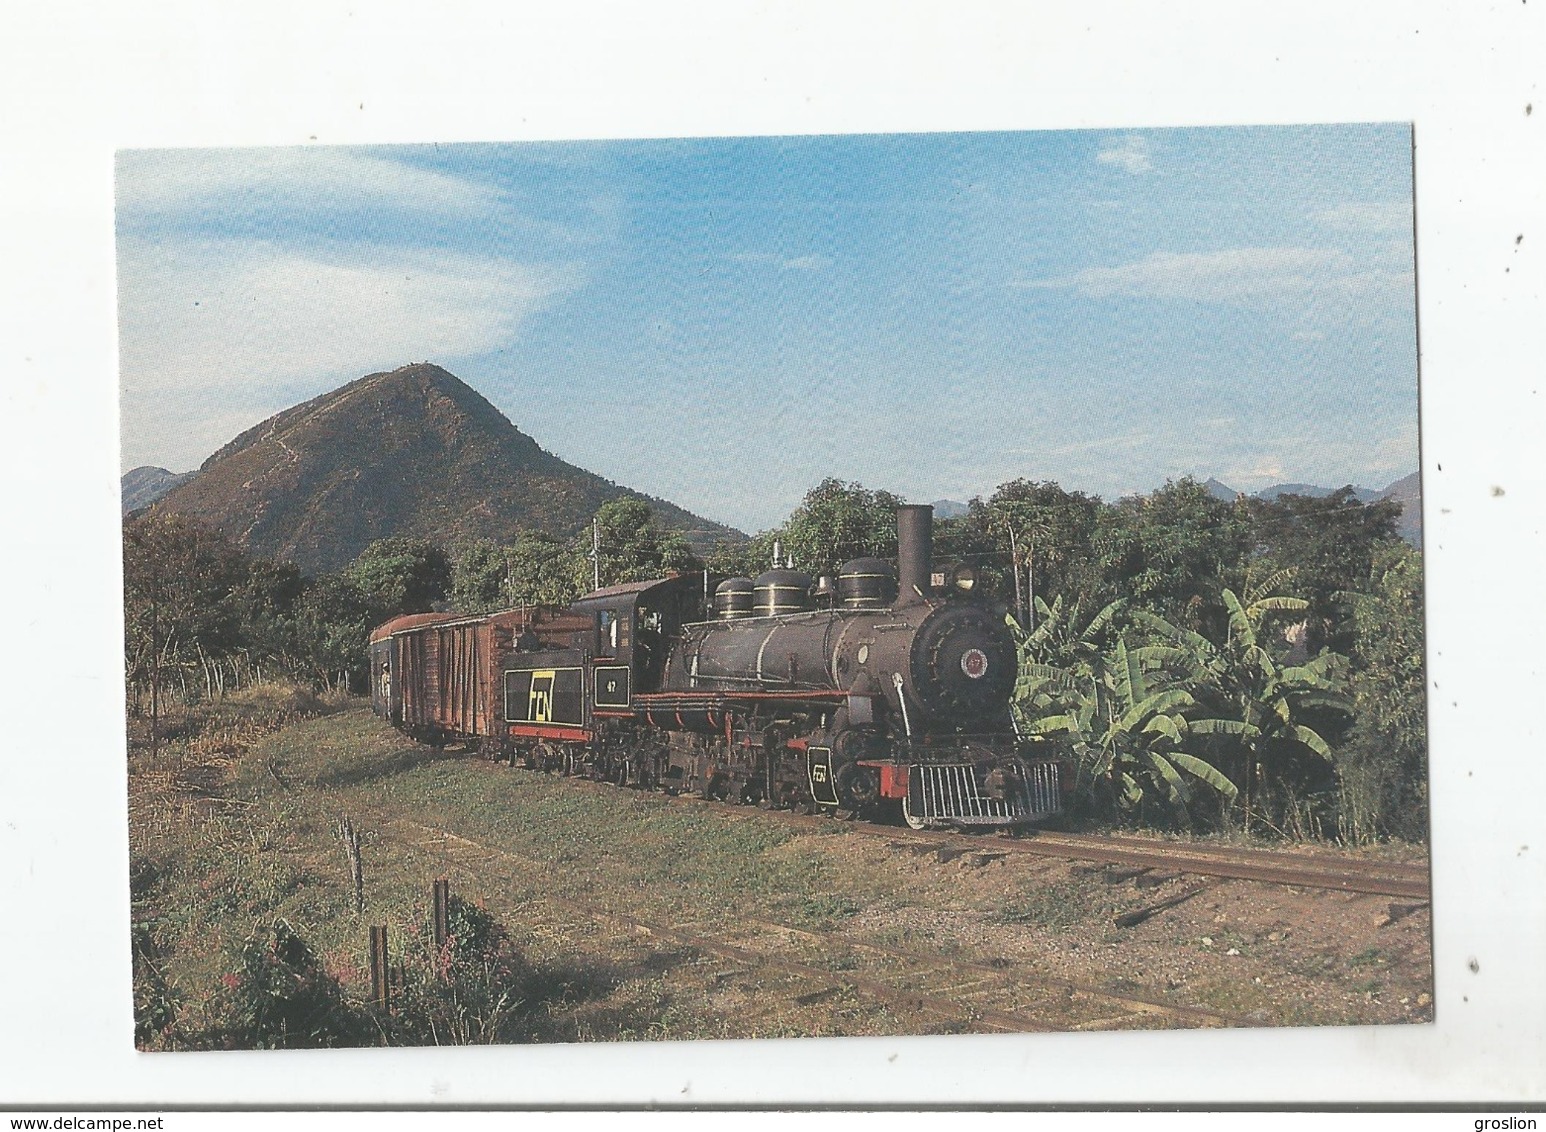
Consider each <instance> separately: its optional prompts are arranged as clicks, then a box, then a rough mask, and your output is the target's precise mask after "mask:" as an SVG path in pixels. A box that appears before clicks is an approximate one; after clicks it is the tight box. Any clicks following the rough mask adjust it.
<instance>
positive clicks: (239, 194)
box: [118, 147, 502, 217]
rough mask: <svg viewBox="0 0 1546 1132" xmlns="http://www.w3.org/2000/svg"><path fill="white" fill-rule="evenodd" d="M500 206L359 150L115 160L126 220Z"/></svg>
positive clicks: (488, 195) (143, 155) (465, 185)
mask: <svg viewBox="0 0 1546 1132" xmlns="http://www.w3.org/2000/svg"><path fill="white" fill-rule="evenodd" d="M501 199H502V194H501V193H500V192H499V191H498V190H497V189H495V188H493V187H492V186H489V185H485V184H482V183H480V182H477V181H473V180H468V179H467V178H463V177H454V176H451V175H449V174H446V173H439V172H435V171H433V170H429V169H421V168H418V167H416V166H413V165H407V164H404V163H402V162H399V161H393V160H390V159H388V158H384V157H375V156H372V155H370V154H367V153H362V152H360V151H358V150H348V149H327V148H305V147H292V148H284V149H250V150H231V149H196V150H131V151H127V152H124V153H122V154H120V155H119V159H118V203H119V207H120V208H121V209H122V210H123V212H124V213H125V214H127V215H128V216H130V217H141V216H159V215H167V214H174V215H175V214H182V213H185V212H187V211H188V210H190V209H197V208H199V207H201V206H203V207H209V206H219V207H221V208H233V209H235V210H237V211H240V212H242V213H253V212H273V211H280V210H290V209H294V208H297V207H304V206H306V205H312V204H316V203H318V202H328V203H340V202H347V203H348V204H349V205H350V206H351V207H358V208H362V209H369V208H372V207H383V206H385V207H391V208H395V209H408V210H416V211H428V212H434V213H440V214H453V215H462V214H483V213H485V212H487V211H489V210H491V209H494V208H496V207H498V206H499V204H500V202H501Z"/></svg>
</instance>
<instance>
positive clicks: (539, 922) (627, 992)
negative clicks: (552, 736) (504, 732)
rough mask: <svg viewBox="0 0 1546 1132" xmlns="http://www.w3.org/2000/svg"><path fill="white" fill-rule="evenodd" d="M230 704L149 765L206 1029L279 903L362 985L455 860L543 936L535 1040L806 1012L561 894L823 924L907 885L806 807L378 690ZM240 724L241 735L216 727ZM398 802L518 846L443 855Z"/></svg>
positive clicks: (168, 918)
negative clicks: (509, 762) (582, 753)
mask: <svg viewBox="0 0 1546 1132" xmlns="http://www.w3.org/2000/svg"><path fill="white" fill-rule="evenodd" d="M233 699H234V698H233ZM221 706H222V705H216V706H215V707H214V708H211V709H207V710H201V713H200V715H199V716H198V720H197V724H196V725H190V726H189V727H188V728H187V729H186V731H185V732H184V735H183V737H182V738H181V739H179V740H177V741H176V742H175V743H173V744H171V745H170V746H169V747H167V748H165V749H164V751H163V753H162V755H161V757H159V758H158V759H156V760H154V761H152V760H150V759H149V757H148V755H142V754H140V753H139V752H138V751H136V752H135V754H133V755H132V756H131V766H130V771H131V784H130V790H131V795H133V796H134V797H135V798H136V799H137V804H136V805H134V806H131V825H132V836H131V840H132V845H133V852H132V862H133V863H132V868H131V878H130V880H131V893H132V897H133V909H134V920H135V924H136V930H137V932H138V933H140V936H141V937H142V938H143V941H144V946H143V948H142V950H143V951H144V952H145V954H146V955H147V956H151V957H153V962H154V965H155V970H156V972H157V978H159V980H160V981H159V982H158V986H160V988H161V992H162V997H163V998H164V999H165V1000H167V1001H170V1002H173V1003H174V1004H175V1005H176V1008H177V1009H178V1011H179V1012H180V1015H181V1017H182V1019H183V1020H184V1022H185V1023H186V1028H187V1029H188V1030H189V1031H194V1030H197V1029H198V1025H199V1024H200V1023H201V1022H208V1023H210V1024H213V1022H212V1020H213V1019H215V1017H216V1016H217V1014H218V1013H219V1011H220V1009H221V1008H222V1002H223V998H222V996H223V993H224V992H223V991H222V987H223V986H225V985H227V984H229V982H230V981H231V980H232V979H233V978H234V977H235V976H234V973H235V972H236V971H237V970H238V969H239V967H240V963H239V957H240V955H241V953H242V949H243V948H244V946H246V945H248V944H250V943H251V942H252V941H254V940H261V939H263V938H266V935H267V933H270V932H271V931H272V930H273V925H274V924H275V923H276V922H279V921H283V922H284V923H285V924H287V925H289V926H290V927H291V928H293V930H294V931H295V933H297V934H298V935H299V936H300V937H302V938H303V939H304V940H305V941H306V942H307V944H308V945H309V946H310V947H311V948H312V949H313V950H314V951H315V953H316V955H317V956H318V957H319V961H320V963H321V965H322V967H323V968H325V969H326V971H327V972H328V973H329V974H330V975H331V976H332V977H336V978H337V979H338V981H339V982H340V983H341V984H342V987H343V990H344V993H345V995H346V997H348V998H349V999H350V1000H351V1001H353V1002H355V1003H357V1004H358V1003H362V1002H363V1000H364V998H365V996H366V993H367V991H368V987H367V986H366V983H367V981H368V979H367V975H366V952H367V947H366V943H367V936H368V931H367V929H368V928H369V926H370V925H372V924H382V923H385V924H386V925H387V927H388V932H389V937H390V939H391V940H392V941H393V953H394V962H395V961H396V959H395V956H396V955H397V954H398V952H399V951H400V949H401V948H402V947H403V946H404V945H405V944H406V942H407V941H409V940H410V939H412V938H414V937H415V933H422V932H423V931H424V930H426V925H427V915H428V903H429V900H428V896H429V887H430V882H431V880H433V879H434V878H435V877H436V876H440V875H448V876H450V878H451V881H452V888H453V891H454V892H455V893H456V894H458V895H460V896H462V897H464V898H466V899H468V900H471V901H474V902H478V901H486V902H487V908H488V911H489V913H490V914H492V915H494V916H495V917H496V918H497V919H498V921H499V922H500V923H501V924H502V925H503V926H504V928H505V929H506V930H507V931H508V932H509V933H510V935H511V937H512V938H513V939H514V941H515V943H516V944H517V946H518V947H519V949H520V950H521V952H522V954H523V956H524V957H525V960H526V963H527V966H528V968H529V978H528V980H527V982H526V983H524V984H523V986H522V988H521V989H522V993H523V1002H522V1004H521V1011H522V1014H523V1021H522V1026H521V1028H520V1034H521V1037H522V1038H523V1039H525V1040H538V1041H583V1040H592V1039H603V1040H615V1039H617V1038H620V1037H636V1038H640V1039H662V1038H673V1039H675V1038H685V1037H715V1038H719V1037H734V1036H741V1037H744V1036H749V1035H751V1034H759V1035H766V1034H772V1033H784V1032H789V1026H790V1025H791V1023H790V1022H789V1020H788V1019H784V1018H780V1017H779V1016H777V1015H776V1014H775V1015H774V1016H773V1017H771V1018H769V1019H768V1020H766V1021H754V1022H747V1021H745V1020H744V1019H742V1018H739V1017H737V1016H735V1015H734V1014H733V1013H730V1014H727V1013H726V1011H725V1010H724V1009H721V1008H720V1007H718V1006H717V1005H716V1004H715V1002H714V1001H712V999H713V994H712V990H713V988H712V987H707V986H705V985H704V983H703V981H702V980H684V979H683V978H679V977H675V972H676V971H677V970H678V969H684V970H685V969H686V968H688V967H690V966H691V965H692V964H693V963H695V962H697V961H698V957H697V956H696V955H695V954H693V953H692V952H691V951H690V950H684V949H675V950H673V949H672V948H670V947H669V946H666V947H662V945H661V944H662V941H656V942H655V943H654V944H653V945H652V946H644V945H641V944H640V943H639V942H638V941H637V940H634V939H631V938H623V936H624V935H625V934H626V933H620V931H619V929H616V928H615V927H609V926H607V925H606V924H605V923H603V922H600V921H596V920H595V919H593V918H592V917H589V916H586V915H584V914H583V913H580V912H576V911H575V910H574V909H573V908H572V907H571V908H569V910H568V911H565V906H564V905H563V904H561V903H560V904H556V905H555V904H553V903H552V901H551V900H547V901H544V900H543V899H542V898H543V896H544V895H545V894H547V895H555V896H557V897H558V898H559V899H560V900H561V901H562V900H565V899H567V900H574V901H583V902H584V903H585V904H588V905H593V906H599V907H602V908H607V909H612V910H616V911H618V912H621V913H624V914H629V915H635V916H640V917H643V918H645V919H647V920H651V921H653V922H657V923H666V924H693V923H716V924H733V923H735V921H736V920H737V918H738V917H739V916H742V915H744V914H746V913H747V911H748V910H750V912H751V914H752V915H754V916H761V917H764V918H769V919H775V920H782V921H784V922H786V923H789V924H791V925H794V926H798V927H801V928H804V929H806V930H811V931H819V932H824V931H832V930H836V929H839V928H841V927H842V926H843V925H845V924H847V923H848V922H850V921H851V920H853V919H854V918H855V917H856V916H859V915H860V914H861V913H863V912H864V911H865V910H866V909H867V908H870V907H872V906H874V905H875V904H876V903H877V902H878V901H890V902H892V903H895V902H896V901H898V900H900V899H903V898H904V894H903V893H901V892H900V891H890V890H889V889H887V887H886V886H885V885H877V884H876V878H875V877H873V876H864V875H851V873H850V872H848V871H845V870H842V869H839V868H837V867H835V866H834V864H833V858H832V856H831V854H830V853H829V852H827V851H824V850H821V849H820V848H819V847H817V846H815V845H813V844H812V840H811V839H810V838H802V837H801V836H800V835H799V833H798V832H797V831H795V830H793V829H791V828H789V827H786V826H782V825H778V824H774V823H768V822H761V821H756V820H746V821H735V820H726V818H725V816H724V815H723V813H721V812H718V811H711V810H707V809H705V810H695V809H694V807H693V806H692V804H691V803H690V802H682V801H671V800H668V799H666V798H664V797H661V796H658V795H646V794H638V793H635V792H633V791H622V790H616V789H612V788H602V787H592V786H590V785H588V784H585V783H577V782H573V781H565V780H563V779H561V778H558V777H555V776H549V775H544V774H541V773H537V772H530V771H521V770H510V769H507V768H503V767H499V768H495V767H491V766H489V765H487V764H484V763H482V762H481V761H480V760H478V759H476V758H475V757H473V756H468V755H464V754H461V753H459V752H455V751H451V752H439V753H437V752H434V751H431V750H429V749H427V748H422V747H419V746H417V745H415V744H412V743H410V742H409V741H407V740H406V739H404V738H403V737H402V736H401V735H399V734H397V733H396V732H394V731H392V730H391V729H390V728H387V727H385V726H384V725H383V724H381V723H380V721H378V720H376V719H375V718H373V717H372V716H371V715H370V713H369V711H368V710H367V709H365V708H364V707H362V706H359V705H352V706H347V707H342V708H339V707H338V706H337V705H327V704H321V703H319V704H315V705H310V704H305V703H304V702H298V701H295V700H290V699H289V698H288V697H286V696H285V695H284V694H283V693H282V692H280V691H279V690H270V691H269V692H266V693H261V694H260V693H258V692H254V693H252V694H251V695H250V697H247V698H246V699H244V700H241V701H234V702H232V703H230V704H229V705H226V706H228V707H229V709H230V710H229V712H228V714H227V715H225V716H224V717H222V716H221V715H220V711H221ZM322 712H325V713H326V714H320V713H322ZM236 728H241V729H242V730H241V740H240V742H239V743H236V744H234V745H233V746H232V748H231V749H230V750H228V751H224V752H216V751H212V750H201V749H199V748H197V747H196V746H195V743H196V742H197V741H198V740H199V738H200V737H201V736H208V735H213V734H229V733H234V732H233V729H236ZM275 728H277V729H275ZM172 765H176V766H177V767H179V768H180V769H178V770H176V771H169V770H168V769H167V768H168V767H170V766H172ZM344 815H347V816H349V817H350V819H351V820H352V822H353V823H354V825H355V828H356V830H357V831H358V833H359V834H360V841H361V857H362V861H363V865H364V869H363V873H364V878H363V879H364V886H363V888H364V900H365V909H364V913H363V914H358V913H356V912H355V910H354V906H353V888H352V883H351V880H350V874H349V869H348V865H347V859H346V856H345V853H344V851H343V847H342V845H341V843H340V842H339V841H338V839H337V836H336V832H335V831H336V825H337V822H338V819H339V818H340V817H341V816H344ZM395 820H408V821H412V822H415V823H418V824H421V825H423V826H427V827H432V828H438V829H454V830H455V831H456V832H457V833H458V834H459V835H461V836H463V837H466V838H469V839H471V840H473V841H475V842H477V843H478V844H480V845H482V846H487V847H489V848H491V849H494V850H498V851H499V853H500V856H497V857H494V858H493V859H491V860H487V861H485V862H483V863H481V864H478V865H476V866H472V865H462V864H459V863H454V862H447V861H444V860H440V859H436V858H434V857H433V856H431V855H429V854H428V853H427V852H425V851H422V850H420V849H419V848H417V847H415V846H414V845H412V844H404V842H403V840H402V839H401V838H400V837H398V836H396V835H395V834H394V835H391V836H389V835H388V832H387V830H386V829H385V828H384V826H382V824H381V823H382V822H384V821H395ZM823 832H825V831H823ZM426 839H428V835H426ZM824 840H825V839H824ZM829 958H830V957H829ZM149 981H155V980H152V979H151V977H150V976H149V975H146V976H144V977H142V979H141V983H142V984H147V985H148V982H149ZM857 1009H858V1008H856V1007H854V1008H849V1007H844V1008H843V1010H835V1009H833V1010H829V1011H827V1013H826V1015H825V1018H826V1021H820V1022H816V1023H812V1024H807V1023H805V1022H804V1021H803V1020H801V1021H800V1022H796V1023H793V1025H795V1027H796V1029H795V1030H794V1031H793V1032H799V1033H807V1034H808V1033H815V1032H833V1033H838V1032H843V1033H853V1032H860V1033H863V1032H874V1031H872V1030H871V1029H867V1027H875V1026H878V1027H881V1028H882V1032H889V1031H886V1030H885V1027H886V1026H888V1025H892V1024H894V1023H892V1022H890V1021H888V1019H887V1018H886V1017H885V1016H884V1012H880V1014H878V1015H874V1016H873V1017H872V1016H871V1015H870V1014H866V1013H865V1012H864V1011H862V1010H861V1011H858V1013H857V1014H855V1016H854V1017H853V1018H848V1019H847V1020H846V1021H845V1020H842V1018H841V1017H840V1016H842V1015H843V1014H844V1011H848V1012H849V1013H853V1011H855V1010H857ZM142 1013H143V1011H142ZM871 1013H873V1012H871ZM835 1018H836V1019H838V1020H837V1021H833V1019H835ZM802 1026H803V1027H805V1028H803V1029H802V1028H800V1027H802ZM832 1027H836V1028H832ZM148 1044H149V1045H151V1046H155V1045H156V1044H157V1042H156V1040H155V1039H154V1037H152V1038H151V1039H150V1040H149V1041H148Z"/></svg>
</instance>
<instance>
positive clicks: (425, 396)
mask: <svg viewBox="0 0 1546 1132" xmlns="http://www.w3.org/2000/svg"><path fill="white" fill-rule="evenodd" d="M624 496H629V497H635V498H644V499H646V500H647V501H648V502H649V503H650V504H651V505H652V506H653V507H654V509H655V512H656V515H657V516H658V517H659V519H660V521H661V522H662V523H663V524H665V525H667V526H670V527H674V528H677V529H682V530H685V531H688V532H692V533H694V534H697V535H698V536H699V541H713V540H714V539H716V538H718V537H720V536H724V535H732V536H733V535H734V532H733V531H731V529H730V528H728V527H725V526H722V525H721V524H718V523H714V522H711V521H710V520H707V519H703V518H700V517H699V516H696V515H692V514H690V513H689V512H687V511H684V510H682V509H681V508H680V507H677V506H675V505H673V504H671V503H668V502H665V501H663V500H657V499H651V498H649V497H647V496H641V495H639V493H637V492H633V491H629V490H627V489H626V488H622V487H619V486H618V485H616V484H614V483H611V482H609V481H608V480H605V479H602V478H601V477H600V476H597V475H594V474H592V473H590V472H587V471H585V470H584V469H581V468H577V467H574V466H573V465H571V464H567V463H565V462H564V461H563V460H560V459H559V458H558V457H557V456H554V455H552V454H550V453H548V452H544V451H543V450H542V448H541V447H540V446H539V445H538V444H537V442H536V441H534V440H532V439H531V438H530V437H529V436H527V435H525V434H524V433H522V432H521V431H520V430H519V429H517V428H516V427H515V425H514V424H512V423H511V422H510V421H509V419H508V418H506V417H505V415H504V414H503V413H501V412H500V411H499V410H498V409H497V408H495V407H494V406H493V405H492V404H491V403H490V402H489V401H488V399H487V398H485V397H484V396H483V395H482V394H480V393H479V392H477V390H475V389H473V388H472V387H471V386H469V385H468V384H467V383H466V382H464V381H462V380H461V379H460V378H458V377H456V376H455V375H454V374H452V373H450V372H449V371H447V370H445V369H442V368H441V367H440V366H437V365H434V364H432V363H429V362H419V363H416V364H414V365H408V366H402V367H400V368H398V369H395V370H391V371H388V372H384V373H373V374H369V375H367V376H365V377H362V378H359V379H358V380H355V381H351V382H349V383H348V384H347V385H344V386H341V387H339V388H338V389H334V390H332V391H331V392H329V393H324V394H322V395H321V396H319V397H314V398H312V399H311V400H310V401H306V402H303V403H301V404H299V405H295V406H293V407H291V408H289V409H286V410H284V411H283V412H281V413H277V414H276V415H274V416H272V417H270V418H269V419H268V420H266V421H263V422H261V423H260V424H257V425H254V426H253V427H252V428H249V429H247V430H246V431H245V432H243V433H242V434H241V435H239V436H237V437H236V438H235V439H234V440H232V441H231V442H230V443H229V444H227V445H225V446H224V447H223V448H221V449H220V450H219V451H218V452H216V453H215V454H214V455H213V456H211V457H210V458H209V459H208V460H206V461H205V462H204V464H203V465H202V467H201V468H200V469H199V472H198V474H197V475H196V476H194V477H193V478H192V479H191V480H189V481H188V482H186V483H184V484H181V485H179V486H177V487H176V488H174V489H173V490H172V491H170V492H169V493H167V494H166V495H165V496H164V497H163V498H162V499H161V500H160V501H159V503H158V504H157V506H158V507H162V508H164V509H166V510H175V511H181V512H183V513H185V514H188V515H190V516H191V517H193V518H195V519H199V520H201V521H203V522H206V523H208V524H210V525H211V526H215V527H218V528H219V529H221V530H223V531H225V532H226V533H227V534H228V535H230V536H231V537H232V538H233V539H235V540H236V542H237V543H238V544H239V545H241V546H242V547H244V548H245V549H247V550H249V551H251V552H253V553H256V554H263V555H267V556H270V557H276V558H283V559H288V560H290V561H293V562H295V563H296V564H297V565H299V566H301V567H303V568H305V569H311V570H319V569H320V570H330V569H336V568H338V567H340V566H342V565H344V564H345V563H347V562H349V561H351V560H352V559H354V558H355V557H356V556H357V555H358V554H359V552H360V551H361V550H363V549H364V548H365V547H366V545H368V544H369V543H370V542H372V541H373V540H375V539H378V538H385V537H387V536H389V535H414V536H421V537H427V538H434V539H438V540H441V541H448V540H451V539H454V538H457V537H461V536H476V537H487V538H496V539H500V540H504V541H508V540H511V539H513V538H514V537H515V535H516V533H517V532H518V531H520V530H523V529H535V530H543V531H546V532H548V533H550V534H553V535H558V536H567V535H569V534H572V533H574V532H575V531H576V530H578V529H579V528H580V527H581V526H583V525H584V524H585V523H586V522H588V521H589V520H590V517H591V515H592V514H593V513H594V512H595V510H596V508H597V507H599V506H600V505H601V504H602V503H605V502H607V501H608V500H610V499H615V498H619V497H624Z"/></svg>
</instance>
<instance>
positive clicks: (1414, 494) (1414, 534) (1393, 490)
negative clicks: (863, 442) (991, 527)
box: [934, 472, 1423, 547]
mask: <svg viewBox="0 0 1546 1132" xmlns="http://www.w3.org/2000/svg"><path fill="white" fill-rule="evenodd" d="M1202 486H1203V487H1205V488H1207V489H1208V492H1209V494H1211V495H1212V496H1213V498H1215V499H1219V500H1222V501H1223V502H1225V503H1233V502H1234V501H1235V497H1236V496H1237V495H1239V494H1243V493H1240V492H1237V491H1235V489H1234V488H1232V487H1228V486H1227V485H1225V484H1222V483H1220V482H1219V481H1218V480H1216V479H1213V478H1212V477H1211V476H1210V477H1209V478H1208V479H1207V480H1205V481H1204V482H1203V485H1202ZM1338 490H1340V489H1339V488H1335V487H1317V486H1316V485H1314V484H1309V483H1275V484H1273V485H1272V486H1271V487H1264V488H1262V489H1261V490H1260V491H1258V492H1256V493H1255V494H1256V498H1257V499H1276V498H1278V496H1280V495H1308V496H1310V497H1311V498H1312V499H1324V498H1325V497H1326V496H1328V495H1330V494H1331V493H1332V492H1334V491H1338ZM1353 498H1355V499H1357V500H1358V502H1360V503H1373V502H1374V501H1375V500H1376V499H1394V500H1395V501H1396V502H1397V503H1400V504H1401V518H1400V519H1399V520H1398V521H1397V526H1396V530H1397V533H1398V534H1400V535H1401V537H1402V538H1404V539H1406V540H1407V542H1409V543H1411V544H1412V545H1413V546H1416V547H1421V546H1422V544H1423V507H1422V476H1421V475H1420V474H1419V473H1417V472H1413V473H1412V474H1411V475H1409V476H1405V477H1403V478H1402V479H1399V480H1397V481H1396V482H1395V483H1393V484H1391V485H1390V486H1389V487H1387V488H1386V489H1385V490H1384V491H1375V490H1374V489H1372V488H1367V487H1354V488H1353ZM967 510H968V508H967V505H966V504H965V503H960V502H958V501H956V500H954V499H936V500H935V501H934V517H935V518H936V519H958V518H960V517H961V516H962V515H965V514H966V513H967Z"/></svg>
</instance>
